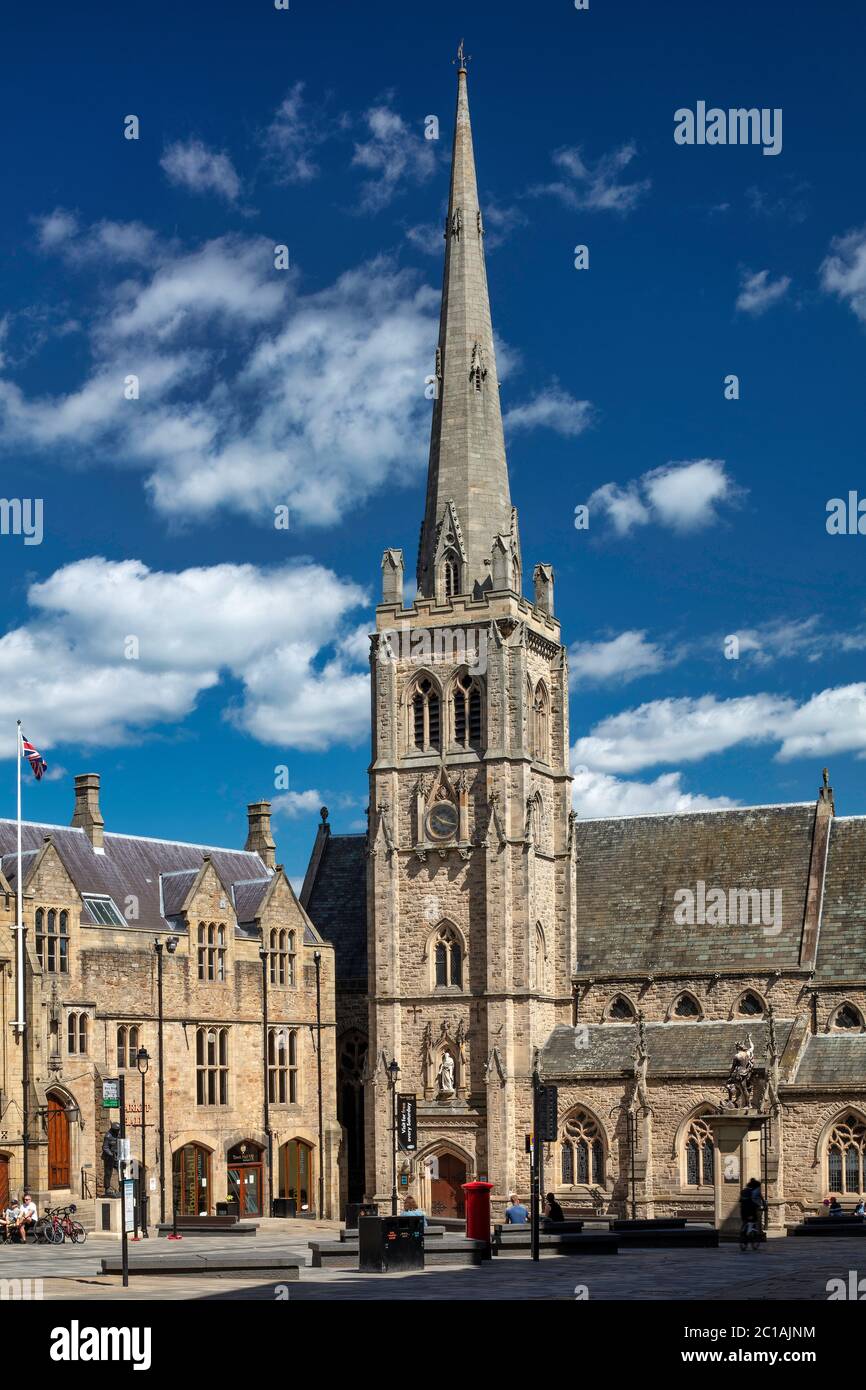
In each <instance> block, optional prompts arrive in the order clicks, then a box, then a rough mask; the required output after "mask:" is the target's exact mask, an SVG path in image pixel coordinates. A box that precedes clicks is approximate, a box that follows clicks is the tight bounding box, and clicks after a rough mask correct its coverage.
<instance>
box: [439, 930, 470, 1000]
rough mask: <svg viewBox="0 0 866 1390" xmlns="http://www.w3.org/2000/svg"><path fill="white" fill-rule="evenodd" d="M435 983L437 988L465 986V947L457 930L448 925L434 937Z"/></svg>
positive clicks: (460, 987) (459, 987)
mask: <svg viewBox="0 0 866 1390" xmlns="http://www.w3.org/2000/svg"><path fill="white" fill-rule="evenodd" d="M433 984H434V986H435V988H436V989H462V988H463V949H462V947H461V945H460V939H459V937H458V935H457V933H456V931H455V930H454V928H453V927H449V926H447V925H445V926H441V927H440V928H439V930H438V931H437V933H436V935H435V937H434V939H433Z"/></svg>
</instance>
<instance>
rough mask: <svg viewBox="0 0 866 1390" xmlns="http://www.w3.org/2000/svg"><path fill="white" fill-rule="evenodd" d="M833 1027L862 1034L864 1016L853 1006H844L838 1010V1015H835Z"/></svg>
mask: <svg viewBox="0 0 866 1390" xmlns="http://www.w3.org/2000/svg"><path fill="white" fill-rule="evenodd" d="M832 1026H833V1027H834V1028H844V1029H845V1031H846V1032H847V1031H848V1030H851V1031H854V1032H860V1033H862V1031H863V1015H862V1014H861V1013H860V1010H859V1009H857V1008H855V1006H854V1005H853V1004H843V1005H842V1007H841V1009H837V1010H836V1013H835V1014H834V1015H833V1024H832Z"/></svg>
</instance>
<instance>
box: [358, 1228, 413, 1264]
mask: <svg viewBox="0 0 866 1390" xmlns="http://www.w3.org/2000/svg"><path fill="white" fill-rule="evenodd" d="M423 1268H424V1218H423V1216H359V1218H358V1269H359V1271H360V1272H361V1273H362V1274H390V1273H391V1271H392V1270H395V1269H400V1270H402V1269H423Z"/></svg>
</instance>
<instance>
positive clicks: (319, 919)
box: [305, 831, 367, 982]
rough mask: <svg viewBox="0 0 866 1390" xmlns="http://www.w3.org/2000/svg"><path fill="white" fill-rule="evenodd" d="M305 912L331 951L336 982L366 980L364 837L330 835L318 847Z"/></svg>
mask: <svg viewBox="0 0 866 1390" xmlns="http://www.w3.org/2000/svg"><path fill="white" fill-rule="evenodd" d="M319 847H320V850H321V853H320V855H319V857H318V861H317V863H316V865H315V877H314V878H313V881H312V884H311V885H306V884H305V889H307V898H306V909H307V912H308V913H309V915H310V917H311V918H312V921H313V922H314V924H315V926H316V928H317V930H318V931H319V932H320V933H321V934H322V936H323V937H324V938H325V939H326V940H327V941H330V943H331V945H332V946H333V947H334V969H335V971H336V978H337V980H338V981H341V982H345V981H348V980H354V981H361V980H363V981H364V982H366V979H367V837H366V835H332V834H331V833H330V831H328V833H327V834H326V835H325V836H324V843H320V846H319Z"/></svg>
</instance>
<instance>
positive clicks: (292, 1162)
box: [280, 1139, 313, 1216]
mask: <svg viewBox="0 0 866 1390" xmlns="http://www.w3.org/2000/svg"><path fill="white" fill-rule="evenodd" d="M280 1196H281V1197H287V1198H288V1199H289V1200H290V1201H292V1200H293V1201H294V1202H295V1208H296V1211H297V1214H298V1216H304V1215H312V1213H313V1146H312V1144H308V1143H307V1142H306V1140H305V1139H290V1140H289V1142H288V1143H287V1144H283V1146H282V1148H281V1149H280Z"/></svg>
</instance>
